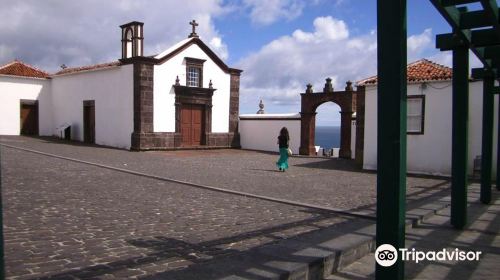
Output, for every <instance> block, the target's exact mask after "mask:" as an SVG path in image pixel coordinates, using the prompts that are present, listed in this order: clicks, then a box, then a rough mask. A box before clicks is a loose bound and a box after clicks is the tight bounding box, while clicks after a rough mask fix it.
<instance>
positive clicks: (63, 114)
mask: <svg viewBox="0 0 500 280" xmlns="http://www.w3.org/2000/svg"><path fill="white" fill-rule="evenodd" d="M191 24H192V25H193V32H192V33H191V34H190V35H189V37H188V38H187V39H185V40H183V41H181V42H179V43H177V44H175V45H174V46H172V47H171V48H169V49H167V50H165V51H164V52H162V53H160V54H158V55H155V56H144V55H143V50H144V46H143V40H144V31H143V23H141V22H130V23H128V24H125V25H122V26H121V30H122V40H121V48H122V58H121V59H119V60H117V61H114V62H110V63H105V64H98V65H91V66H85V67H78V68H66V69H63V70H62V71H59V72H57V73H55V74H53V75H49V74H47V73H45V72H43V71H41V70H38V69H35V68H34V67H32V66H29V65H26V64H24V63H22V62H19V61H14V62H12V63H9V64H7V65H4V66H1V67H0V135H19V134H35V135H36V134H39V135H59V132H60V131H59V130H58V128H60V127H64V126H65V125H69V126H70V127H71V139H73V140H78V141H85V142H89V143H96V144H100V145H106V146H112V147H119V148H125V149H135V150H149V149H171V148H192V147H200V146H205V147H207V146H208V147H239V136H238V128H237V127H238V115H239V79H240V74H241V72H242V71H241V70H238V69H234V68H230V67H228V66H227V65H226V64H225V63H224V62H223V61H222V60H221V59H220V58H219V57H218V56H217V55H216V54H215V53H214V52H213V51H212V50H210V48H209V47H208V46H207V45H206V44H205V43H204V42H203V41H202V40H201V39H200V38H199V37H198V35H197V34H196V32H195V29H194V27H195V25H197V24H196V23H195V22H194V21H193V22H192V23H191ZM20 120H21V121H20Z"/></svg>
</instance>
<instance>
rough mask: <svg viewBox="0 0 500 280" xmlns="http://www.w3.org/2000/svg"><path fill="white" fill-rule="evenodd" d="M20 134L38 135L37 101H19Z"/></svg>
mask: <svg viewBox="0 0 500 280" xmlns="http://www.w3.org/2000/svg"><path fill="white" fill-rule="evenodd" d="M21 134H22V135H38V103H37V102H36V101H35V102H29V103H24V102H21Z"/></svg>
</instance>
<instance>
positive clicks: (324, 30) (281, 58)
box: [237, 17, 446, 115]
mask: <svg viewBox="0 0 500 280" xmlns="http://www.w3.org/2000/svg"><path fill="white" fill-rule="evenodd" d="M313 27H314V28H313V30H312V31H304V30H295V31H294V32H292V34H291V35H289V36H282V37H280V38H277V39H275V40H273V41H271V42H269V43H268V44H267V45H265V46H263V47H262V48H261V49H260V50H259V51H257V52H256V53H253V54H251V55H249V56H247V57H245V58H244V59H242V60H240V61H239V62H238V63H237V66H238V67H239V68H241V69H243V70H244V72H243V75H242V77H241V90H240V92H241V104H242V105H241V111H242V113H254V112H253V111H256V110H257V109H258V107H257V104H258V103H259V100H260V99H263V100H264V103H265V104H266V112H267V113H281V112H283V110H285V109H286V110H289V111H288V112H298V111H300V93H302V92H304V91H305V88H306V84H307V83H311V84H313V89H314V91H316V92H318V91H322V90H323V87H324V84H325V78H327V77H330V78H332V83H333V85H334V89H335V90H343V89H344V87H345V82H346V81H348V80H351V81H352V82H356V81H358V80H361V79H364V78H367V77H370V76H373V75H376V73H377V33H376V31H373V30H370V31H367V33H366V34H362V35H358V36H354V37H351V36H350V35H349V27H348V26H347V24H346V23H345V22H344V21H342V20H339V19H336V18H333V17H318V18H316V19H315V20H314V22H313ZM431 51H432V52H435V50H434V48H433V45H432V30H431V29H426V30H424V31H423V32H422V33H421V34H416V35H413V36H410V37H409V38H408V58H409V59H410V58H415V59H416V58H417V57H418V56H419V55H422V54H423V53H429V52H431ZM418 58H420V57H418ZM442 58H443V59H446V57H442ZM431 59H432V58H431ZM285 112H286V111H285ZM337 115H338V114H337Z"/></svg>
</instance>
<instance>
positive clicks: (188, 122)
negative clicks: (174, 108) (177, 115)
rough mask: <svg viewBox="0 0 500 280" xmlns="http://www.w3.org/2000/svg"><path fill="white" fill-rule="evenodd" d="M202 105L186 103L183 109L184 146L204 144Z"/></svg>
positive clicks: (182, 131) (182, 130)
mask: <svg viewBox="0 0 500 280" xmlns="http://www.w3.org/2000/svg"><path fill="white" fill-rule="evenodd" d="M203 113H204V108H203V106H202V105H194V104H185V105H183V106H182V109H181V134H182V146H200V145H202V144H203V141H202V138H203Z"/></svg>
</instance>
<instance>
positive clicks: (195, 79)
mask: <svg viewBox="0 0 500 280" xmlns="http://www.w3.org/2000/svg"><path fill="white" fill-rule="evenodd" d="M200 72H201V71H200V68H198V67H192V66H191V67H188V78H187V85H188V86H189V87H199V86H200Z"/></svg>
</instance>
